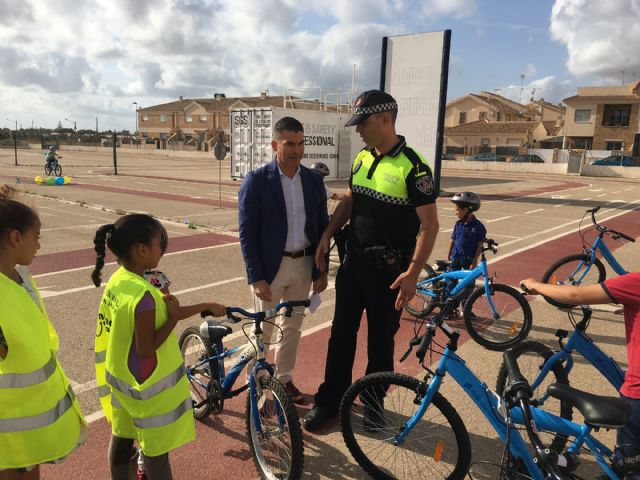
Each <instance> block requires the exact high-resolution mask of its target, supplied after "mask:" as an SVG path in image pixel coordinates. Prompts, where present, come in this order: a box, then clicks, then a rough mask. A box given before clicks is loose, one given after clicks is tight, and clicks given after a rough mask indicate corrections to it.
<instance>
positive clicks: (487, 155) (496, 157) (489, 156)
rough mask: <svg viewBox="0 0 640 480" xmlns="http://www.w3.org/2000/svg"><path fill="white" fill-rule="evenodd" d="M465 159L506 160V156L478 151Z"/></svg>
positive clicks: (480, 160) (481, 160)
mask: <svg viewBox="0 0 640 480" xmlns="http://www.w3.org/2000/svg"><path fill="white" fill-rule="evenodd" d="M467 160H475V161H479V162H506V161H507V158H506V157H503V156H501V155H496V154H495V153H490V152H484V153H479V154H477V155H475V156H473V157H469V158H468V159H467Z"/></svg>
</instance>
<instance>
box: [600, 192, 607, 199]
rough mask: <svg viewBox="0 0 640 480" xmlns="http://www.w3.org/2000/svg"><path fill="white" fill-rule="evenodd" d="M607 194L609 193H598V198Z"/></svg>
mask: <svg viewBox="0 0 640 480" xmlns="http://www.w3.org/2000/svg"><path fill="white" fill-rule="evenodd" d="M607 195H609V194H608V193H601V194H600V195H598V198H600V197H605V196H607Z"/></svg>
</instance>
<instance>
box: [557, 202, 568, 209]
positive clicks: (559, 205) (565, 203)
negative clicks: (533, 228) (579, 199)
mask: <svg viewBox="0 0 640 480" xmlns="http://www.w3.org/2000/svg"><path fill="white" fill-rule="evenodd" d="M565 205H571V202H564V203H559V204H558V205H554V206H553V208H558V207H564V206H565Z"/></svg>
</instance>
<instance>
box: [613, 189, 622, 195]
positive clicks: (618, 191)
mask: <svg viewBox="0 0 640 480" xmlns="http://www.w3.org/2000/svg"><path fill="white" fill-rule="evenodd" d="M616 193H620V190H617V191H615V192H611V195H615V194H616Z"/></svg>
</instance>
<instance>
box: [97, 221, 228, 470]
mask: <svg viewBox="0 0 640 480" xmlns="http://www.w3.org/2000/svg"><path fill="white" fill-rule="evenodd" d="M167 244H168V238H167V232H166V230H165V229H164V227H163V226H162V224H161V223H160V222H159V221H158V220H156V219H155V218H153V217H151V216H149V215H145V214H131V215H125V216H123V217H120V218H119V219H118V220H117V221H116V222H115V223H113V224H108V225H103V226H101V227H100V228H99V229H98V230H97V232H96V235H95V238H94V248H95V251H96V256H97V258H96V267H95V269H94V271H93V272H92V274H91V279H92V280H93V283H94V285H96V287H97V286H100V283H101V281H102V279H101V271H102V268H103V267H104V258H105V253H106V248H105V247H108V248H109V250H111V252H113V254H114V255H115V256H116V257H117V259H118V263H119V264H120V268H119V269H118V270H117V271H116V272H115V273H114V274H113V275H112V276H111V278H110V279H109V281H108V282H107V285H106V287H105V291H104V294H103V295H102V300H101V302H100V309H99V312H98V323H97V330H96V339H95V359H96V377H97V384H98V391H99V395H100V403H101V405H102V409H103V410H104V413H105V416H106V417H107V420H108V421H109V422H110V423H111V427H112V437H111V442H110V445H109V467H110V470H111V478H112V479H123V480H124V479H128V478H129V469H130V462H131V461H132V452H133V444H134V441H135V442H137V443H138V445H139V447H140V451H141V452H142V454H143V457H144V460H143V463H144V469H145V471H146V475H147V477H148V478H149V479H151V480H155V479H162V480H164V479H171V478H172V474H171V467H170V465H169V456H168V453H169V452H170V451H171V450H174V449H175V448H178V447H179V446H181V445H184V444H185V443H187V442H190V441H191V440H193V438H194V436H195V427H194V420H193V413H192V412H193V409H192V402H191V395H190V392H189V387H188V383H187V378H186V376H185V372H184V365H183V362H182V355H181V353H180V350H179V348H178V341H177V338H176V335H175V332H174V328H175V326H176V323H177V322H178V321H179V320H182V319H184V318H187V317H189V316H192V315H194V314H196V313H199V312H202V311H204V310H210V311H211V312H213V314H214V315H215V316H222V315H224V314H225V307H224V306H223V305H220V304H218V303H213V302H211V303H201V304H197V305H190V306H180V303H179V302H178V300H177V299H176V298H175V297H174V296H173V295H171V294H163V293H162V292H161V291H160V290H159V289H158V288H156V287H155V286H153V285H152V284H151V283H149V281H147V280H146V279H145V278H144V273H145V271H147V270H152V269H155V268H156V267H157V265H158V262H159V261H160V258H161V257H162V255H163V254H164V252H165V251H166V249H167Z"/></svg>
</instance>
